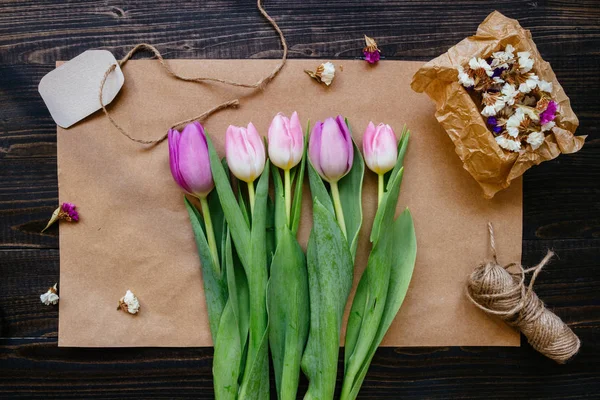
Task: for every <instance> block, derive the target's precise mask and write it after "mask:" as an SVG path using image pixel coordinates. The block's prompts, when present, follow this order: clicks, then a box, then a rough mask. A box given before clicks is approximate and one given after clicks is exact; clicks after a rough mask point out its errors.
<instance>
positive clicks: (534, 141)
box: [527, 132, 545, 150]
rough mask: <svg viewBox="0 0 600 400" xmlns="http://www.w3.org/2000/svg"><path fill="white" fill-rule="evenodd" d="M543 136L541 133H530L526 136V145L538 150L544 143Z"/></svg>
mask: <svg viewBox="0 0 600 400" xmlns="http://www.w3.org/2000/svg"><path fill="white" fill-rule="evenodd" d="M544 139H545V136H544V134H543V133H542V132H531V133H530V134H529V135H527V143H529V144H530V145H531V148H532V149H533V150H536V149H538V148H539V147H540V146H541V145H542V143H544Z"/></svg>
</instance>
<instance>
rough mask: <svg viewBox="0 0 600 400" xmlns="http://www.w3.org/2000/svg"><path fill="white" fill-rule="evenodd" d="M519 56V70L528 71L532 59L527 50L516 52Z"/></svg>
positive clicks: (531, 66) (531, 64)
mask: <svg viewBox="0 0 600 400" xmlns="http://www.w3.org/2000/svg"><path fill="white" fill-rule="evenodd" d="M517 56H519V70H520V71H521V72H529V71H531V68H533V60H532V59H531V58H530V57H531V54H530V53H529V52H528V51H521V52H519V53H517Z"/></svg>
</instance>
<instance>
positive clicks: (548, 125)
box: [542, 121, 556, 132]
mask: <svg viewBox="0 0 600 400" xmlns="http://www.w3.org/2000/svg"><path fill="white" fill-rule="evenodd" d="M555 126H556V122H554V121H548V122H546V123H545V124H544V125H542V132H546V131H549V130H550V129H552V128H554V127H555Z"/></svg>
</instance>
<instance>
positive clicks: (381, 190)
mask: <svg viewBox="0 0 600 400" xmlns="http://www.w3.org/2000/svg"><path fill="white" fill-rule="evenodd" d="M382 198H383V174H379V185H378V190H377V205H379V204H380V203H381V199H382Z"/></svg>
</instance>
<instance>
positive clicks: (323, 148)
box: [308, 115, 354, 183]
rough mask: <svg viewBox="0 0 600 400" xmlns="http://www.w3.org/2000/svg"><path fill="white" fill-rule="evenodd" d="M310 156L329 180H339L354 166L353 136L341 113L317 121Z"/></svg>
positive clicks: (314, 164) (323, 176) (325, 178)
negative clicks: (335, 116)
mask: <svg viewBox="0 0 600 400" xmlns="http://www.w3.org/2000/svg"><path fill="white" fill-rule="evenodd" d="M308 156H309V158H310V161H311V163H312V165H313V167H314V168H315V170H316V171H317V172H318V173H319V175H321V177H322V178H323V179H324V180H326V181H327V182H330V183H334V182H337V181H339V180H340V179H341V178H342V177H343V176H344V175H346V174H347V173H348V172H349V171H350V169H351V168H352V162H353V160H354V148H353V144H352V136H350V131H349V130H348V126H346V122H345V121H344V118H343V117H342V116H341V115H338V116H337V118H335V119H333V118H327V119H326V120H325V122H320V121H319V122H317V123H316V124H315V126H314V127H313V130H312V133H311V135H310V141H309V145H308Z"/></svg>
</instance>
